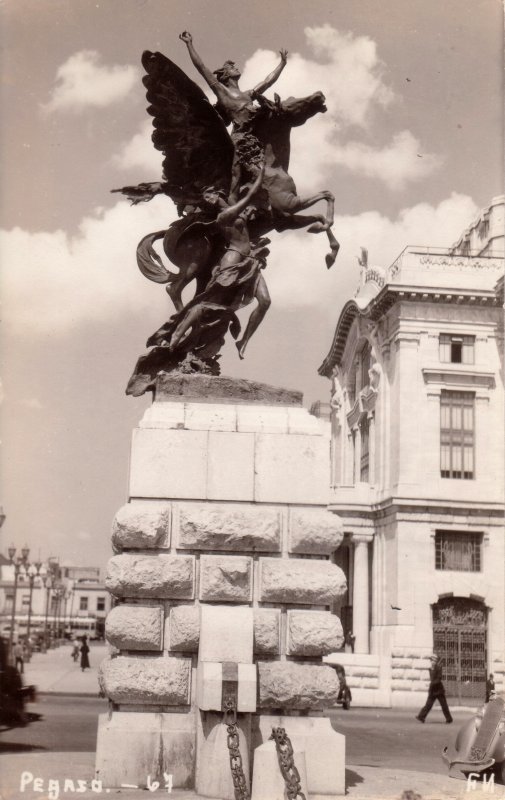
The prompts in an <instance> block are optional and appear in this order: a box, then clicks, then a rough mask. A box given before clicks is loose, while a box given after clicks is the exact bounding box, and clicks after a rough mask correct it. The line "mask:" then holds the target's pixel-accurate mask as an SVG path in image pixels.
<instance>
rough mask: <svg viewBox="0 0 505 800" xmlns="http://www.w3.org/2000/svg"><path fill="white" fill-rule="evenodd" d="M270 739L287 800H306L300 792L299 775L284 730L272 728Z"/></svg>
mask: <svg viewBox="0 0 505 800" xmlns="http://www.w3.org/2000/svg"><path fill="white" fill-rule="evenodd" d="M270 738H271V739H273V740H274V741H275V747H276V749H277V758H278V759H279V767H280V769H281V773H282V777H283V778H284V783H285V784H286V793H287V796H288V800H297V798H299V800H306V798H305V795H304V793H303V792H302V786H301V783H300V773H299V772H298V770H297V768H296V766H295V761H294V758H293V746H292V744H291V740H290V738H289V736H288V735H287V733H286V730H285V729H284V728H272V735H271V737H270Z"/></svg>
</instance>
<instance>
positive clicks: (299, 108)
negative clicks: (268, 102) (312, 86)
mask: <svg viewBox="0 0 505 800" xmlns="http://www.w3.org/2000/svg"><path fill="white" fill-rule="evenodd" d="M281 109H282V111H283V112H284V115H285V117H286V118H287V119H289V122H290V123H291V125H292V126H293V127H296V126H298V125H303V124H304V123H305V122H307V120H308V119H310V118H311V117H314V116H315V115H316V114H324V113H325V111H326V110H327V109H326V98H325V96H324V94H323V93H322V92H314V94H310V95H309V96H308V97H288V99H287V100H283V101H282V103H281Z"/></svg>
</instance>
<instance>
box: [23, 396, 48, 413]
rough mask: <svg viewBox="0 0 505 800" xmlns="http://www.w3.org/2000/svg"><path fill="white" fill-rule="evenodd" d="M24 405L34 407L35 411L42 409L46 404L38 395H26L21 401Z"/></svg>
mask: <svg viewBox="0 0 505 800" xmlns="http://www.w3.org/2000/svg"><path fill="white" fill-rule="evenodd" d="M20 402H21V405H22V406H25V407H26V408H33V409H34V410H35V411H40V410H41V409H42V408H44V406H43V405H42V403H41V402H40V400H39V399H38V397H26V398H23V400H21V401H20Z"/></svg>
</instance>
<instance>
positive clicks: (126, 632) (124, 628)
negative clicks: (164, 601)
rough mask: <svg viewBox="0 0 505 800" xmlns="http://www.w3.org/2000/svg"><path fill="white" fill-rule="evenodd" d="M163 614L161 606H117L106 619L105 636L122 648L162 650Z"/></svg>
mask: <svg viewBox="0 0 505 800" xmlns="http://www.w3.org/2000/svg"><path fill="white" fill-rule="evenodd" d="M163 616H164V612H163V608H162V607H161V606H136V605H127V604H125V605H120V606H116V607H115V608H113V609H112V611H110V612H109V614H108V615H107V619H106V620H105V636H106V637H107V641H108V642H110V643H111V644H112V645H114V646H115V647H117V648H119V649H120V650H158V651H159V650H162V648H163Z"/></svg>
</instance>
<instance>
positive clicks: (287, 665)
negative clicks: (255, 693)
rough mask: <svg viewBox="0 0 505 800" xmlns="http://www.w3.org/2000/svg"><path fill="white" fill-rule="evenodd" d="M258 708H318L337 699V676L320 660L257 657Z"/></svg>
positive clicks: (331, 703) (333, 703)
mask: <svg viewBox="0 0 505 800" xmlns="http://www.w3.org/2000/svg"><path fill="white" fill-rule="evenodd" d="M258 683H259V699H258V707H259V708H281V709H284V710H288V709H300V710H301V709H312V710H315V709H322V708H328V707H329V706H333V705H335V703H336V702H337V696H338V690H339V680H338V678H337V674H336V672H335V670H334V669H332V668H331V667H327V666H323V665H322V664H296V663H294V662H292V661H259V662H258Z"/></svg>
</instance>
